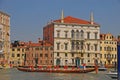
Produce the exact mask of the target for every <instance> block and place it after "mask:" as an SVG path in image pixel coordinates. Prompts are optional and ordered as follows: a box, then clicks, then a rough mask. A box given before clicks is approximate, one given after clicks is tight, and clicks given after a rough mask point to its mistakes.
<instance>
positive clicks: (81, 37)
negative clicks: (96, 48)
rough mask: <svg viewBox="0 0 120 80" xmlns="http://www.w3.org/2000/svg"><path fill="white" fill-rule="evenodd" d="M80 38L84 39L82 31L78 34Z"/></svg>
mask: <svg viewBox="0 0 120 80" xmlns="http://www.w3.org/2000/svg"><path fill="white" fill-rule="evenodd" d="M80 34H81V35H80V37H81V39H83V38H84V32H83V30H81V32H80Z"/></svg>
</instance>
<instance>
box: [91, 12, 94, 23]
mask: <svg viewBox="0 0 120 80" xmlns="http://www.w3.org/2000/svg"><path fill="white" fill-rule="evenodd" d="M90 24H94V16H93V12H91V13H90Z"/></svg>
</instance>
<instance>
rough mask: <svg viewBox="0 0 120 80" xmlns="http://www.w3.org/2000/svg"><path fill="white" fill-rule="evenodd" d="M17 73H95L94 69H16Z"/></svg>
mask: <svg viewBox="0 0 120 80" xmlns="http://www.w3.org/2000/svg"><path fill="white" fill-rule="evenodd" d="M17 69H18V70H19V71H24V72H51V73H87V72H92V71H95V68H86V69H77V68H76V69H63V68H62V69H60V68H59V69H52V68H51V69H39V68H33V69H30V68H24V67H18V68H17Z"/></svg>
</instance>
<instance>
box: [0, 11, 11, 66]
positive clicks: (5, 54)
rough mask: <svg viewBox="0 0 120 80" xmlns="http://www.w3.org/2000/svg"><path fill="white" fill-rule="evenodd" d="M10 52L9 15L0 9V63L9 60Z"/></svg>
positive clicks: (6, 62)
mask: <svg viewBox="0 0 120 80" xmlns="http://www.w3.org/2000/svg"><path fill="white" fill-rule="evenodd" d="M9 53H10V15H8V14H6V13H4V12H2V11H0V65H2V66H5V64H8V62H9Z"/></svg>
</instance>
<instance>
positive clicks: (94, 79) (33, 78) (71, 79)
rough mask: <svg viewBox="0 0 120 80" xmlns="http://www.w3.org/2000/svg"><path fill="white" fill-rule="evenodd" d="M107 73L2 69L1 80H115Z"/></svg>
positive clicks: (0, 70) (0, 71) (0, 72)
mask: <svg viewBox="0 0 120 80" xmlns="http://www.w3.org/2000/svg"><path fill="white" fill-rule="evenodd" d="M105 74H106V72H98V74H96V73H95V72H91V73H40V72H22V71H18V70H17V69H0V80H115V79H111V78H110V77H109V76H107V75H105Z"/></svg>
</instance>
